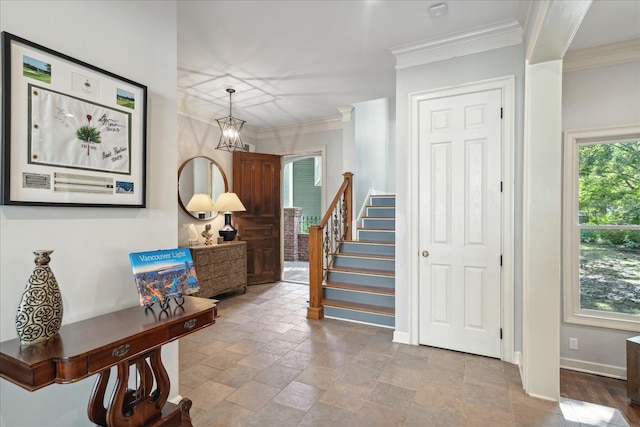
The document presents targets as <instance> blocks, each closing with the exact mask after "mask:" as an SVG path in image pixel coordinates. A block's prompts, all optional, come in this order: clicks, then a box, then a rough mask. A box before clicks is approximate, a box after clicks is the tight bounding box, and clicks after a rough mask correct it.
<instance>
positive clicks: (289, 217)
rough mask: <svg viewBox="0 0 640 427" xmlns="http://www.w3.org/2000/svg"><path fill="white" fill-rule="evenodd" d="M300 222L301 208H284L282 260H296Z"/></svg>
mask: <svg viewBox="0 0 640 427" xmlns="http://www.w3.org/2000/svg"><path fill="white" fill-rule="evenodd" d="M301 222H302V208H284V217H283V227H284V260H285V261H297V260H298V234H300V228H301Z"/></svg>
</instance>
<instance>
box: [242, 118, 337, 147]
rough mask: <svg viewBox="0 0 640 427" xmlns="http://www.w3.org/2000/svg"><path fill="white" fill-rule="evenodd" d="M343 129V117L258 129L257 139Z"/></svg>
mask: <svg viewBox="0 0 640 427" xmlns="http://www.w3.org/2000/svg"><path fill="white" fill-rule="evenodd" d="M331 130H342V117H338V118H330V119H325V120H319V121H315V122H306V123H298V124H293V125H287V126H280V127H276V128H269V129H258V130H257V131H256V136H255V137H256V139H257V140H258V141H260V140H262V139H273V138H279V137H284V136H295V135H305V134H309V133H318V132H327V131H331Z"/></svg>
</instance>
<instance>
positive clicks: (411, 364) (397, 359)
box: [389, 351, 429, 372]
mask: <svg viewBox="0 0 640 427" xmlns="http://www.w3.org/2000/svg"><path fill="white" fill-rule="evenodd" d="M389 363H391V364H392V365H394V366H397V367H399V368H404V369H410V370H412V371H416V372H422V371H424V370H425V369H427V366H428V363H429V359H428V357H427V356H426V354H425V355H415V354H410V353H406V352H404V351H397V352H396V353H395V354H394V355H393V357H392V358H391V361H390V362H389Z"/></svg>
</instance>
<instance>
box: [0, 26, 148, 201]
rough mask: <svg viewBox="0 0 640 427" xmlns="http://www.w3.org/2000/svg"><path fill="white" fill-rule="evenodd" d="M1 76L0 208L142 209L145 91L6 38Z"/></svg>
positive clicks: (12, 37) (17, 39)
mask: <svg viewBox="0 0 640 427" xmlns="http://www.w3.org/2000/svg"><path fill="white" fill-rule="evenodd" d="M2 70H3V74H2V107H3V108H2V160H3V161H2V187H1V199H2V204H4V205H34V206H38V205H44V206H52V205H58V206H96V207H98V206H99V207H137V208H144V207H145V206H146V121H147V87H146V86H144V85H142V84H140V83H136V82H134V81H131V80H128V79H126V78H124V77H120V76H118V75H115V74H113V73H111V72H109V71H105V70H102V69H100V68H98V67H95V66H93V65H90V64H87V63H84V62H82V61H79V60H77V59H74V58H71V57H70V56H67V55H64V54H62V53H59V52H55V51H53V50H51V49H48V48H46V47H44V46H40V45H38V44H35V43H32V42H30V41H28V40H25V39H22V38H20V37H18V36H15V35H13V34H9V33H7V32H3V33H2Z"/></svg>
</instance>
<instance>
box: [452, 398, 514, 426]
mask: <svg viewBox="0 0 640 427" xmlns="http://www.w3.org/2000/svg"><path fill="white" fill-rule="evenodd" d="M460 426H462V427H497V426H500V427H512V426H514V419H513V414H512V413H511V412H502V411H494V410H492V409H488V408H487V407H486V406H480V405H476V404H473V403H469V402H464V403H463V404H462V409H461V411H460Z"/></svg>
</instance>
